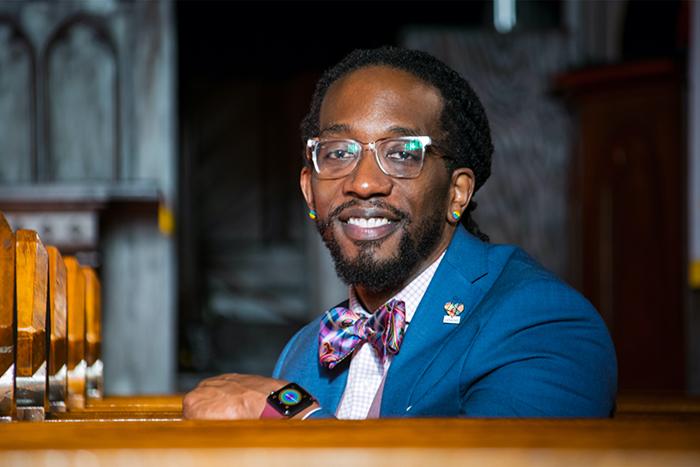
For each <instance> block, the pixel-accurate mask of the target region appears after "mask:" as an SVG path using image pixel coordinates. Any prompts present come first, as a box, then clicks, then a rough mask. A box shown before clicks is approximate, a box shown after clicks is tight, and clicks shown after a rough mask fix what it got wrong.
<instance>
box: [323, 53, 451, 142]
mask: <svg viewBox="0 0 700 467" xmlns="http://www.w3.org/2000/svg"><path fill="white" fill-rule="evenodd" d="M442 105H443V104H442V97H441V95H440V92H439V91H438V90H437V89H436V88H435V87H433V86H432V85H430V84H428V83H426V82H425V81H423V80H421V79H419V78H417V77H416V76H414V75H412V74H411V73H408V72H406V71H403V70H397V69H395V68H390V67H386V66H371V67H366V68H361V69H359V70H356V71H354V72H352V73H350V74H348V75H346V76H344V77H343V78H341V79H339V80H338V81H336V82H335V83H333V84H332V85H331V86H330V88H329V89H328V91H327V92H326V96H325V97H324V99H323V103H322V104H321V112H320V116H319V117H320V122H319V124H320V127H319V128H320V132H321V135H324V134H326V133H328V134H333V133H338V134H342V136H346V137H353V138H356V139H360V140H362V141H372V140H374V139H379V138H382V137H386V136H391V135H392V133H395V132H396V128H403V129H408V130H411V131H413V132H415V133H417V134H424V135H429V136H433V137H436V136H437V133H438V132H439V121H440V115H441V113H442Z"/></svg>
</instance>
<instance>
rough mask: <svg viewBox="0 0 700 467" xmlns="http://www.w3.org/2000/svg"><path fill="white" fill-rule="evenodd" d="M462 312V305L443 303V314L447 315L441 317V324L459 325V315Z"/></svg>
mask: <svg viewBox="0 0 700 467" xmlns="http://www.w3.org/2000/svg"><path fill="white" fill-rule="evenodd" d="M463 311H464V304H463V303H458V302H454V303H453V302H447V303H445V312H446V313H447V314H446V315H445V316H443V317H442V322H443V323H445V324H459V322H460V320H461V319H462V317H461V316H459V315H460V313H462V312H463Z"/></svg>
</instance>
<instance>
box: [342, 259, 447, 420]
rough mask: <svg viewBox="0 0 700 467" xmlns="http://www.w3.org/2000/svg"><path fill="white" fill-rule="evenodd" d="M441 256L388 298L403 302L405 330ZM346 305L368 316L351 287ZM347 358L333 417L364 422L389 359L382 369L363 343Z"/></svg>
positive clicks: (371, 348) (377, 359)
mask: <svg viewBox="0 0 700 467" xmlns="http://www.w3.org/2000/svg"><path fill="white" fill-rule="evenodd" d="M444 256H445V252H443V253H442V254H441V255H440V257H439V258H438V259H437V260H435V262H433V264H431V265H430V266H428V267H427V268H426V269H425V270H424V271H423V272H422V273H420V274H419V275H418V277H416V278H415V279H413V280H412V281H411V283H410V284H408V285H407V286H406V287H404V288H403V289H402V290H401V291H400V292H399V293H397V294H396V295H395V296H393V297H392V299H397V300H403V302H404V303H405V304H406V329H408V323H410V322H411V319H412V318H413V315H414V314H415V312H416V308H418V304H419V303H420V301H421V299H422V298H423V295H424V294H425V291H426V290H427V289H428V285H430V281H431V280H432V279H433V275H435V270H436V269H437V268H438V266H439V265H440V261H442V258H443V257H444ZM390 300H391V299H390ZM388 301H389V300H387V302H388ZM349 302H350V309H351V310H353V311H354V312H355V313H358V314H363V315H365V316H369V315H370V313H369V312H367V311H366V310H365V309H364V308H363V307H362V304H361V303H360V301H359V300H358V299H357V296H356V295H355V291H354V289H353V288H352V287H350V291H349ZM351 358H352V360H351V361H350V369H349V373H348V380H347V383H346V384H345V392H343V397H342V399H341V400H340V404H338V410H337V411H336V414H335V415H336V417H337V418H341V419H352V420H359V419H364V418H367V414H368V412H369V409H370V407H371V406H372V402H373V401H374V397H375V396H376V395H377V390H378V389H379V386H380V385H381V383H382V379H384V375H385V374H386V371H387V370H388V369H389V365H391V360H392V356H388V358H387V359H386V360H385V361H384V365H382V363H381V361H380V360H379V356H378V355H377V351H376V350H375V349H374V347H372V346H371V345H368V344H367V343H364V344H362V345H361V346H360V347H359V348H358V349H357V350H356V351H355V353H354V355H352V357H351Z"/></svg>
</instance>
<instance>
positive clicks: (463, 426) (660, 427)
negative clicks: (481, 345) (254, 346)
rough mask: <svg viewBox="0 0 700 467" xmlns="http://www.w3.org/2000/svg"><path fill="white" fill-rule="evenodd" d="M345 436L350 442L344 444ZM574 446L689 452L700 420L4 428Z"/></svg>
mask: <svg viewBox="0 0 700 467" xmlns="http://www.w3.org/2000/svg"><path fill="white" fill-rule="evenodd" d="M339 440H342V443H341V442H339ZM388 440H391V441H390V442H391V445H392V446H393V447H395V448H421V449H430V448H436V447H439V448H441V449H447V448H547V449H552V448H567V449H587V450H600V449H626V450H688V451H693V452H695V454H696V456H697V455H698V454H700V442H699V441H700V422H698V421H682V420H681V421H679V420H674V419H671V418H667V419H660V420H659V419H653V420H635V421H625V420H585V419H570V420H554V419H541V420H539V419H529V420H518V419H385V420H366V421H339V420H306V421H289V420H280V421H267V420H265V421H261V420H253V421H237V422H209V421H171V422H161V421H158V422H129V421H124V422H113V423H110V422H107V423H105V422H91V421H83V422H80V423H69V422H66V423H64V422H61V423H54V422H45V423H41V424H27V423H14V424H11V425H0V449H16V450H17V449H22V450H27V449H116V448H124V449H125V448H138V449H142V448H173V447H178V448H244V447H246V448H252V447H263V448H273V447H274V448H285V447H290V448H295V447H305V448H314V447H315V448H328V447H337V446H339V444H342V445H343V446H352V447H355V448H386V447H387V444H388V443H389V441H388Z"/></svg>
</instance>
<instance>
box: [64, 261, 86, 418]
mask: <svg viewBox="0 0 700 467" xmlns="http://www.w3.org/2000/svg"><path fill="white" fill-rule="evenodd" d="M64 262H65V264H66V275H67V278H68V280H67V284H68V287H67V293H68V400H67V401H66V402H67V404H68V408H69V409H78V408H83V407H84V406H85V366H86V365H85V276H84V275H83V274H82V273H81V272H80V264H79V263H78V261H77V260H76V259H75V258H74V257H72V256H67V257H65V258H64Z"/></svg>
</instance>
